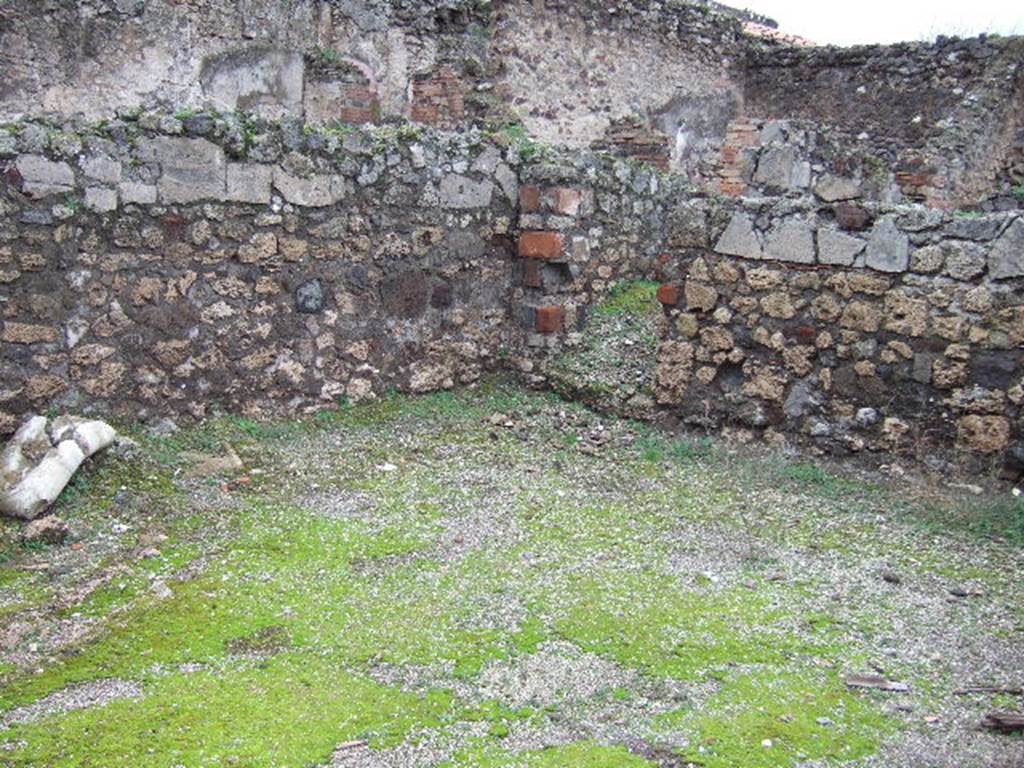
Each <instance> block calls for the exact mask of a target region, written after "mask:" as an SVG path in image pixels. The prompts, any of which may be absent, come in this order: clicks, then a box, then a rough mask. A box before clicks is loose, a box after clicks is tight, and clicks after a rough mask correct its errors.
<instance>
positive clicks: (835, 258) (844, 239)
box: [818, 227, 867, 267]
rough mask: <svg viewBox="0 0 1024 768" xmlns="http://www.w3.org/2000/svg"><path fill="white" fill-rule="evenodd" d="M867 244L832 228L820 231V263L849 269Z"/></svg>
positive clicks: (823, 228) (824, 228)
mask: <svg viewBox="0 0 1024 768" xmlns="http://www.w3.org/2000/svg"><path fill="white" fill-rule="evenodd" d="M866 246H867V243H866V242H864V241H863V240H861V239H860V238H859V237H854V236H853V235H847V234H845V233H843V232H840V231H839V230H837V229H833V228H831V227H822V228H821V229H819V230H818V261H819V262H821V263H822V264H830V265H833V266H838V267H849V266H852V265H853V262H854V260H855V259H856V258H857V256H859V255H860V254H861V253H862V252H863V251H864V248H865V247H866Z"/></svg>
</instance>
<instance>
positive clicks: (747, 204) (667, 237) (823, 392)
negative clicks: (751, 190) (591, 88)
mask: <svg viewBox="0 0 1024 768" xmlns="http://www.w3.org/2000/svg"><path fill="white" fill-rule="evenodd" d="M520 223H521V227H522V229H523V230H524V231H523V234H522V236H521V239H520V248H519V256H520V262H519V264H520V267H519V272H518V278H517V279H518V286H517V288H516V292H515V294H514V297H515V301H516V302H517V303H518V304H519V311H518V313H517V314H518V320H519V323H520V326H521V327H522V328H523V346H522V348H521V354H520V356H519V357H518V358H517V360H516V364H517V365H518V367H519V369H520V370H521V371H522V372H523V373H524V375H525V376H527V377H528V378H529V379H530V380H532V381H534V382H535V383H538V384H541V383H543V384H553V385H555V386H557V387H560V388H562V389H564V390H567V391H568V392H570V393H575V394H578V393H580V392H586V391H588V390H587V387H586V386H585V385H584V382H580V381H573V380H571V377H569V379H568V380H567V378H566V374H565V370H566V366H565V364H564V363H565V361H566V360H567V359H571V358H572V356H573V355H576V354H579V353H578V352H577V351H575V350H578V349H581V348H584V347H587V348H590V349H593V348H595V347H600V346H601V345H602V344H605V343H607V344H609V345H610V344H614V343H615V339H611V338H609V339H607V340H602V339H594V340H593V341H591V340H590V338H589V337H588V334H589V333H591V332H593V329H594V328H598V327H602V326H599V325H597V324H595V322H594V318H595V316H596V313H597V312H599V307H600V306H601V305H602V303H603V302H605V301H607V300H608V298H609V296H610V295H611V292H612V290H613V289H614V288H615V287H616V286H620V285H622V283H623V281H636V280H649V281H657V283H658V284H659V286H660V288H659V290H658V292H657V297H658V300H659V301H660V303H661V305H662V310H661V312H660V315H661V316H660V319H659V322H658V324H657V335H658V342H657V344H656V345H655V346H654V347H653V348H652V349H651V351H650V353H649V355H648V356H647V358H646V362H645V363H643V365H646V366H648V367H649V369H650V376H649V379H648V385H646V386H645V387H644V388H643V389H642V390H641V391H640V392H637V389H636V387H634V386H629V387H623V388H622V389H621V390H616V389H614V388H612V389H608V388H607V387H606V388H604V389H603V390H601V391H600V392H599V394H598V396H597V401H596V404H598V405H600V406H601V407H607V408H611V409H615V410H621V411H624V412H628V413H632V414H637V415H643V416H645V417H647V418H657V419H667V420H669V421H674V422H683V423H686V424H689V425H690V426H696V427H699V428H705V429H711V430H718V429H730V430H734V431H739V432H740V433H742V434H744V435H747V436H754V435H761V436H763V437H767V438H768V439H773V440H775V439H778V440H782V439H785V438H783V437H782V436H783V435H785V436H787V438H788V439H793V440H798V441H803V442H806V443H808V444H810V445H813V446H815V447H818V448H821V449H823V450H828V451H830V452H834V453H850V452H862V451H879V452H886V453H892V452H895V453H908V454H913V455H915V456H917V457H918V458H927V459H929V460H933V461H939V457H942V460H945V459H947V458H953V459H957V460H962V459H964V458H967V457H971V458H973V460H980V459H983V458H984V457H992V460H994V461H996V463H997V464H998V463H1002V462H1003V461H1004V460H1005V462H1006V465H1007V467H1008V471H1010V472H1014V473H1019V472H1020V471H1021V470H1024V408H1022V406H1024V218H1022V217H1021V216H1020V214H1017V213H1008V214H1001V215H997V214H994V215H968V216H964V215H956V214H950V213H944V212H941V211H938V210H934V209H930V208H926V207H917V206H892V205H883V204H863V205H861V204H854V203H849V202H837V203H834V204H825V203H823V202H822V201H820V200H811V199H807V198H801V199H785V198H778V197H776V198H757V199H740V200H730V199H729V198H727V197H713V198H712V197H693V196H692V195H690V194H687V192H686V191H685V189H684V188H683V187H681V186H680V185H679V184H678V182H677V181H675V180H673V179H672V178H670V177H663V176H660V175H657V174H653V173H651V172H650V171H649V170H644V169H637V168H635V167H632V166H629V165H627V164H625V163H621V162H620V163H615V162H611V161H601V160H600V159H598V158H590V159H589V160H579V161H576V162H573V161H565V162H561V163H557V164H551V165H548V166H541V167H529V168H526V169H525V170H524V179H523V186H522V188H521V214H520ZM630 344H632V342H630ZM631 354H632V352H631ZM641 367H642V366H641ZM589 391H595V390H593V388H591V389H590V390H589Z"/></svg>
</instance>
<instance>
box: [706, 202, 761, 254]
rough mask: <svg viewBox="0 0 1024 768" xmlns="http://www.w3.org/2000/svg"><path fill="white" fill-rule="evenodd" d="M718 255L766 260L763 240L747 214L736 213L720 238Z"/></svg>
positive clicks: (716, 249) (717, 245) (716, 246)
mask: <svg viewBox="0 0 1024 768" xmlns="http://www.w3.org/2000/svg"><path fill="white" fill-rule="evenodd" d="M715 251H716V252H717V253H721V254H724V255H726V256H740V257H742V258H745V259H761V258H764V249H763V247H762V245H761V239H760V237H758V235H757V232H755V231H754V222H753V221H751V219H750V217H749V216H748V215H747V214H745V213H734V214H733V217H732V219H731V220H730V221H729V226H727V227H726V228H725V232H723V233H722V236H721V237H720V238H718V243H717V244H716V245H715Z"/></svg>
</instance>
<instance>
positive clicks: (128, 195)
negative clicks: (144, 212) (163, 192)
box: [117, 181, 156, 205]
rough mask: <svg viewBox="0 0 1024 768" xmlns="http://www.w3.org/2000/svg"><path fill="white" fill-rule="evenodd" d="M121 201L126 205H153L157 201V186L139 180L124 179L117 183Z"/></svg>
mask: <svg viewBox="0 0 1024 768" xmlns="http://www.w3.org/2000/svg"><path fill="white" fill-rule="evenodd" d="M117 191H118V193H119V194H120V195H121V202H122V203H124V204H125V205H129V204H136V205H152V204H153V203H155V202H156V187H155V186H153V185H152V184H143V183H141V182H138V181H122V182H121V183H120V184H118V185H117Z"/></svg>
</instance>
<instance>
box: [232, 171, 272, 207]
mask: <svg viewBox="0 0 1024 768" xmlns="http://www.w3.org/2000/svg"><path fill="white" fill-rule="evenodd" d="M273 180H274V168H273V166H270V165H262V164H260V163H228V170H227V198H226V199H228V200H231V201H232V202H235V203H269V202H270V188H271V185H272V183H273Z"/></svg>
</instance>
